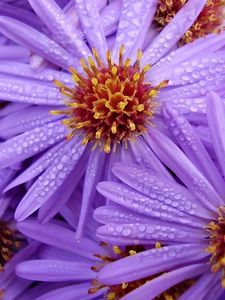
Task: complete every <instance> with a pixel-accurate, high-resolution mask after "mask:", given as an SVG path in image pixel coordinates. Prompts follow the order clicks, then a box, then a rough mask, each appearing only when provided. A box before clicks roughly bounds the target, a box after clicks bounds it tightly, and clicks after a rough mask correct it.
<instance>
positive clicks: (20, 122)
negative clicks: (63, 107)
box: [0, 106, 62, 138]
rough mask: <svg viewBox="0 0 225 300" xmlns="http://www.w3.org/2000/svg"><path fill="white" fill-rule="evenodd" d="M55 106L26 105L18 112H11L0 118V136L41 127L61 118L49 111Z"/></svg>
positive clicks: (9, 135) (8, 135) (3, 136)
mask: <svg viewBox="0 0 225 300" xmlns="http://www.w3.org/2000/svg"><path fill="white" fill-rule="evenodd" d="M54 108H55V107H45V106H44V107H38V106H33V107H28V108H27V109H24V110H22V111H20V112H19V113H18V112H16V113H12V114H10V115H8V116H7V117H5V118H2V119H0V137H2V138H6V137H11V136H15V135H18V134H20V133H23V132H26V131H29V130H32V129H34V128H36V127H41V126H43V125H45V124H48V123H50V122H53V121H56V120H58V119H61V118H62V117H60V116H53V115H51V114H50V113H49V111H50V109H54ZM1 132H2V133H1Z"/></svg>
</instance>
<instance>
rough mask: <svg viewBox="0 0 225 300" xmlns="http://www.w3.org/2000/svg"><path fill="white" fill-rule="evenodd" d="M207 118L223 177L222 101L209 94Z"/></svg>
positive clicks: (224, 116)
mask: <svg viewBox="0 0 225 300" xmlns="http://www.w3.org/2000/svg"><path fill="white" fill-rule="evenodd" d="M207 118H208V122H209V129H210V133H211V136H212V141H213V146H214V149H215V152H216V155H217V158H218V160H219V163H220V166H221V168H222V172H223V175H225V161H224V155H225V137H224V132H225V123H224V121H223V120H225V107H224V102H223V100H222V99H221V98H220V97H219V96H218V95H217V94H216V93H211V94H209V95H208V97H207Z"/></svg>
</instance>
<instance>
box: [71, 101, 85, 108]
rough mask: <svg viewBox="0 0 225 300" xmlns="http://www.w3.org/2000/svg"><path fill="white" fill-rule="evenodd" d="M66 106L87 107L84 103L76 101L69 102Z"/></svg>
mask: <svg viewBox="0 0 225 300" xmlns="http://www.w3.org/2000/svg"><path fill="white" fill-rule="evenodd" d="M68 106H69V107H72V108H87V104H86V103H77V102H71V103H69V104H68Z"/></svg>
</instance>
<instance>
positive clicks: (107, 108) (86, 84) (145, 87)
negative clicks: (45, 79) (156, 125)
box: [51, 46, 168, 153]
mask: <svg viewBox="0 0 225 300" xmlns="http://www.w3.org/2000/svg"><path fill="white" fill-rule="evenodd" d="M92 52H93V56H94V59H92V58H91V57H89V58H88V64H86V62H85V60H84V59H81V60H80V63H81V66H82V68H83V71H84V73H85V75H81V74H80V73H78V72H77V71H76V70H75V69H73V68H70V71H71V73H72V78H73V80H74V81H75V86H74V88H71V87H67V86H65V85H64V84H62V83H61V82H59V81H57V80H55V81H54V83H55V84H56V85H57V86H58V87H59V89H60V92H61V93H62V94H63V95H65V96H66V97H67V99H68V100H67V101H66V106H67V107H68V108H67V109H66V110H63V111H52V112H51V113H52V114H62V115H65V116H67V118H66V119H65V120H63V124H65V125H66V126H67V127H68V129H69V133H68V135H67V138H69V139H70V138H72V137H73V136H74V135H75V134H76V133H81V131H82V133H83V134H84V138H83V142H82V143H83V144H87V143H89V142H92V143H94V146H93V148H95V147H96V145H98V146H100V147H101V148H102V149H103V150H104V151H105V152H106V153H109V152H110V151H111V148H112V145H114V146H116V145H117V144H118V143H120V142H125V144H126V143H127V142H128V141H129V140H130V139H131V138H133V137H135V136H137V135H140V134H143V133H144V132H145V129H146V125H147V124H148V123H149V120H150V119H151V118H152V117H153V115H154V110H155V107H156V103H155V101H154V99H153V98H154V97H155V96H156V95H157V94H158V91H159V89H160V88H162V87H164V86H166V85H167V83H168V81H163V82H162V83H161V84H159V85H157V86H155V87H153V86H152V85H151V84H150V83H148V82H145V75H146V73H147V72H148V71H149V69H150V67H151V66H150V65H147V66H145V67H144V68H143V69H142V68H141V67H140V60H141V56H142V52H141V51H140V50H139V51H138V53H137V58H136V61H135V63H134V64H133V65H132V64H131V60H130V59H129V58H127V59H125V60H124V47H123V46H121V47H120V53H119V63H118V64H115V63H114V62H113V61H112V58H111V52H110V51H109V50H108V51H107V55H106V60H107V63H104V62H103V61H102V60H101V59H100V57H99V54H98V52H97V50H96V49H93V50H92Z"/></svg>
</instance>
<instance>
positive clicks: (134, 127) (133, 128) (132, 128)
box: [128, 120, 136, 131]
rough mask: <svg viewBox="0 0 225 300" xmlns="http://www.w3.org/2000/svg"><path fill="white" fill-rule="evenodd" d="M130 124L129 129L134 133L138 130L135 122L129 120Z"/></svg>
mask: <svg viewBox="0 0 225 300" xmlns="http://www.w3.org/2000/svg"><path fill="white" fill-rule="evenodd" d="M128 124H129V127H130V130H131V131H134V130H135V129H136V126H135V124H134V122H132V121H131V120H128Z"/></svg>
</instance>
